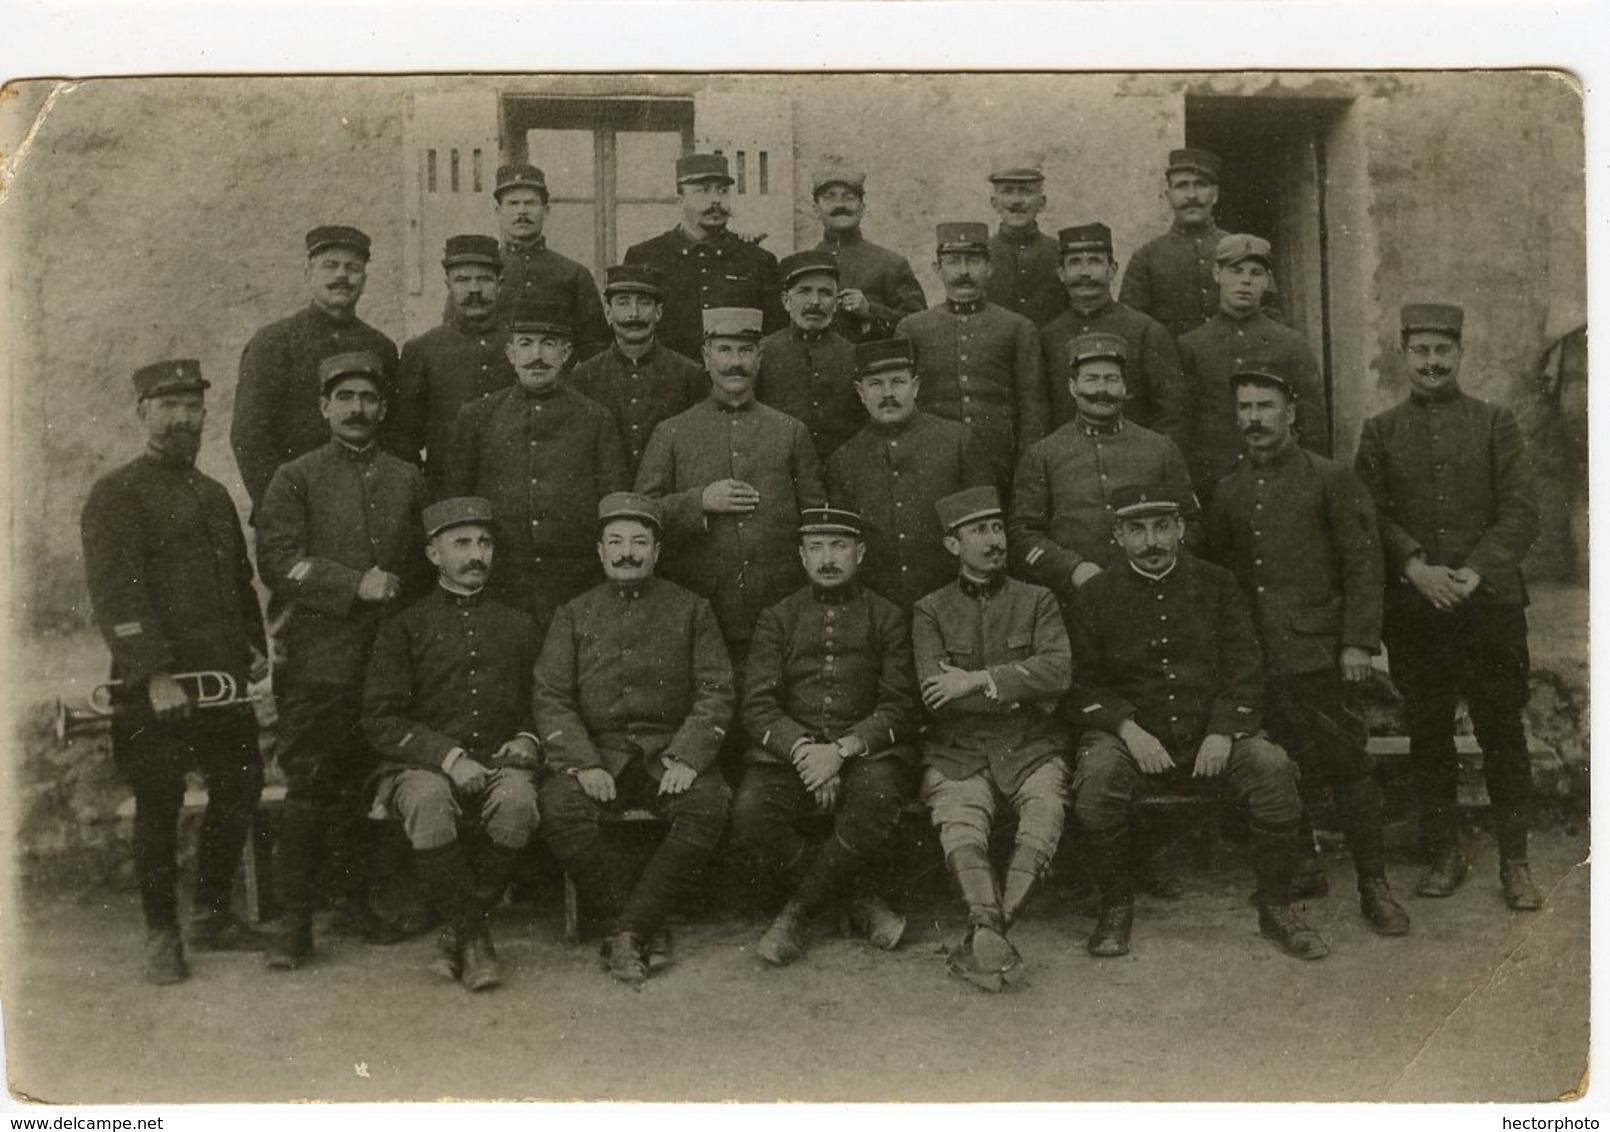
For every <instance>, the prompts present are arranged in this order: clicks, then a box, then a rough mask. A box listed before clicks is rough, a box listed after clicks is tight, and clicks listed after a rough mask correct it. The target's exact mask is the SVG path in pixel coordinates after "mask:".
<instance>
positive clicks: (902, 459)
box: [827, 411, 995, 610]
mask: <svg viewBox="0 0 1610 1132" xmlns="http://www.w3.org/2000/svg"><path fill="white" fill-rule="evenodd" d="M994 482H995V471H994V468H993V467H992V465H991V464H990V461H989V457H988V456H986V455H985V453H984V450H983V448H982V447H981V446H980V445H979V443H978V440H977V438H976V437H975V436H974V435H973V430H972V429H970V428H968V427H967V426H966V425H963V424H957V423H956V422H955V421H947V420H944V419H943V418H941V417H936V416H933V415H932V414H929V413H924V412H921V411H919V412H916V413H913V414H912V416H911V419H910V420H908V421H906V422H905V423H904V424H902V425H896V426H893V427H888V426H884V425H879V424H868V425H866V426H865V427H863V428H862V429H861V431H860V432H858V433H856V434H855V435H854V436H852V437H851V438H850V439H849V440H848V441H846V442H845V443H844V445H843V446H842V447H841V448H840V449H839V450H838V451H837V452H835V453H833V455H832V456H831V457H829V458H828V461H827V494H828V498H830V499H831V500H832V501H833V506H835V507H842V508H844V509H845V510H848V511H854V512H856V513H857V514H858V515H860V516H861V519H862V521H863V522H864V523H865V524H866V544H867V554H866V559H865V561H863V562H862V563H861V572H860V574H858V575H857V577H858V578H859V580H860V581H861V582H862V583H863V584H864V585H866V586H868V587H869V588H871V589H874V590H876V591H877V592H878V593H880V594H882V595H883V596H884V597H886V598H888V599H890V600H891V601H893V602H895V603H896V604H897V605H899V606H900V608H901V609H905V610H909V609H910V608H911V607H912V605H914V604H915V603H916V601H917V599H918V598H920V597H925V596H926V595H928V594H931V593H933V592H934V591H935V590H937V589H939V588H940V587H941V586H943V585H944V584H945V583H947V582H949V581H951V580H952V579H953V578H954V577H955V576H956V559H955V558H954V557H952V556H951V554H950V552H949V551H948V550H946V549H945V546H944V537H945V529H944V527H943V526H941V525H940V522H939V515H938V514H937V513H936V512H935V511H934V504H935V503H937V502H938V501H939V500H941V499H943V498H945V496H947V495H953V494H955V493H956V492H958V491H961V490H962V489H963V488H968V487H983V486H985V485H988V484H992V483H994Z"/></svg>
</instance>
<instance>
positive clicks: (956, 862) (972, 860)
mask: <svg viewBox="0 0 1610 1132" xmlns="http://www.w3.org/2000/svg"><path fill="white" fill-rule="evenodd" d="M945 865H946V867H947V868H949V870H950V875H951V879H952V880H954V881H955V883H956V888H957V890H958V891H959V892H960V893H961V897H962V899H963V900H964V901H965V902H966V903H967V923H968V928H967V938H966V939H965V940H963V942H962V945H961V946H960V947H957V948H953V949H952V950H951V952H950V956H949V966H950V972H951V974H953V975H956V976H957V977H958V978H961V979H965V980H966V981H967V982H969V983H972V984H973V985H974V986H976V987H978V988H980V989H981V990H987V991H1000V990H1003V989H1005V986H1006V983H1007V981H1008V979H1009V978H1010V977H1011V976H1013V975H1015V974H1016V973H1017V972H1018V971H1019V970H1021V969H1022V966H1023V958H1022V956H1020V955H1019V954H1018V953H1017V948H1015V947H1013V946H1012V944H1011V942H1010V941H1009V940H1008V939H1007V938H1006V918H1005V916H1004V915H1003V914H1002V912H1001V899H1000V894H999V891H998V890H997V888H996V886H995V873H994V871H993V870H992V869H991V867H990V863H989V855H988V854H987V853H986V852H985V851H984V850H983V849H982V848H981V847H978V846H967V847H964V848H961V849H956V850H953V851H952V852H950V853H949V854H947V855H946V857H945Z"/></svg>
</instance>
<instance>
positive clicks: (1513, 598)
mask: <svg viewBox="0 0 1610 1132" xmlns="http://www.w3.org/2000/svg"><path fill="white" fill-rule="evenodd" d="M1464 320H1465V312H1464V310H1463V309H1462V308H1461V307H1457V306H1453V305H1450V304H1445V303H1410V304H1408V305H1406V306H1405V307H1404V308H1403V315H1402V345H1403V354H1404V357H1405V359H1406V360H1407V362H1408V367H1409V396H1408V398H1407V399H1405V400H1404V401H1402V402H1401V403H1400V404H1398V405H1396V406H1394V407H1393V408H1391V409H1388V410H1387V411H1386V412H1384V413H1380V414H1378V415H1377V416H1374V417H1371V418H1370V419H1369V420H1367V421H1365V422H1364V431H1363V434H1362V435H1361V436H1360V437H1359V445H1358V456H1357V458H1356V462H1355V465H1354V466H1355V468H1356V469H1357V471H1358V474H1359V478H1360V479H1362V480H1363V481H1364V483H1365V486H1367V487H1368V488H1369V490H1370V494H1371V495H1372V496H1374V498H1375V507H1376V511H1377V512H1378V513H1379V515H1380V524H1381V542H1382V543H1383V544H1384V546H1385V550H1386V569H1387V577H1388V581H1387V586H1386V616H1385V623H1384V631H1385V637H1386V648H1387V657H1388V659H1389V661H1390V663H1391V669H1392V680H1393V682H1394V683H1396V684H1397V686H1398V688H1399V690H1400V691H1402V692H1403V700H1404V703H1403V715H1404V723H1405V725H1406V727H1407V728H1408V732H1409V752H1410V755H1411V759H1410V761H1411V762H1412V763H1413V765H1414V768H1415V771H1416V786H1417V792H1418V794H1419V804H1420V826H1421V831H1422V838H1423V839H1424V841H1425V843H1426V844H1425V848H1426V849H1427V850H1428V851H1429V853H1430V855H1431V860H1432V864H1431V868H1430V869H1429V871H1427V873H1426V874H1425V876H1424V877H1423V878H1422V879H1421V881H1420V886H1419V892H1420V895H1421V896H1451V895H1453V892H1454V890H1455V889H1456V888H1458V887H1459V885H1460V884H1462V883H1463V882H1464V879H1465V875H1466V873H1467V872H1468V865H1467V864H1466V862H1465V856H1464V851H1463V850H1462V849H1461V848H1460V845H1459V813H1458V796H1457V789H1456V787H1457V784H1458V773H1459V760H1458V756H1457V754H1456V752H1455V749H1454V740H1453V732H1454V709H1455V707H1456V705H1457V703H1458V700H1459V697H1461V696H1463V697H1464V699H1465V702H1466V704H1468V705H1469V708H1470V719H1471V722H1472V723H1473V724H1474V725H1475V729H1476V740H1477V742H1479V743H1480V744H1481V751H1482V773H1483V775H1484V777H1485V778H1486V780H1487V793H1488V795H1489V796H1490V797H1491V798H1492V802H1493V812H1494V815H1495V817H1496V820H1497V826H1498V860H1499V878H1500V881H1501V883H1502V885H1503V889H1504V902H1505V903H1506V904H1508V905H1509V906H1510V907H1511V908H1514V909H1517V910H1521V911H1533V910H1535V909H1537V908H1540V907H1542V905H1543V895H1542V893H1541V892H1539V891H1538V888H1537V885H1536V884H1535V883H1533V881H1532V874H1531V868H1530V867H1529V865H1528V864H1527V860H1526V851H1527V822H1528V818H1529V814H1530V810H1531V804H1532V768H1531V761H1530V758H1529V757H1528V753H1527V743H1526V730H1525V727H1524V725H1523V723H1522V714H1521V713H1522V711H1523V710H1524V709H1525V707H1526V700H1527V697H1528V695H1529V694H1530V688H1529V686H1528V682H1527V673H1528V670H1529V667H1530V653H1529V650H1528V648H1527V643H1526V604H1527V595H1526V583H1525V579H1524V578H1523V577H1522V575H1521V560H1522V559H1523V558H1525V557H1526V552H1527V550H1528V549H1529V548H1530V547H1531V545H1532V543H1533V542H1535V541H1536V539H1537V533H1538V508H1537V491H1536V487H1535V486H1534V483H1533V480H1532V469H1531V466H1530V464H1529V462H1528V460H1527V455H1526V448H1525V444H1524V442H1523V440H1522V437H1521V432H1520V428H1519V426H1518V424H1517V423H1516V420H1515V416H1514V414H1513V413H1511V412H1510V411H1509V410H1507V409H1502V408H1499V407H1498V406H1496V405H1490V404H1488V403H1487V402H1485V401H1479V400H1477V399H1476V398H1474V397H1472V396H1470V395H1469V394H1467V393H1466V392H1464V390H1462V389H1461V388H1460V387H1459V371H1460V366H1461V363H1462V362H1463V360H1464V349H1463V340H1464Z"/></svg>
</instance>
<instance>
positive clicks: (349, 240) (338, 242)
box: [307, 224, 369, 259]
mask: <svg viewBox="0 0 1610 1132" xmlns="http://www.w3.org/2000/svg"><path fill="white" fill-rule="evenodd" d="M325 248H351V249H352V250H353V251H355V252H357V253H358V254H359V255H361V256H362V257H363V258H364V259H368V258H369V237H368V236H367V235H365V234H364V233H363V232H360V231H359V230H358V229H356V228H348V227H347V226H346V225H345V224H321V225H319V226H318V227H317V228H314V229H311V230H310V231H309V232H308V234H307V254H308V255H310V256H313V255H318V254H319V253H320V252H322V251H323V250H324V249H325Z"/></svg>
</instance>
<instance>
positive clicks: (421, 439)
mask: <svg viewBox="0 0 1610 1132" xmlns="http://www.w3.org/2000/svg"><path fill="white" fill-rule="evenodd" d="M508 343H509V332H508V331H507V330H504V329H503V328H502V327H501V326H500V325H498V324H497V323H495V322H494V323H492V324H491V325H488V326H473V325H471V324H470V323H469V322H468V321H467V320H466V319H465V318H464V317H463V316H462V315H459V314H457V313H454V314H451V315H449V316H448V318H447V321H446V322H444V323H442V325H440V326H438V327H436V328H434V329H432V330H427V331H426V332H425V333H424V334H421V335H419V337H417V338H411V339H409V340H408V342H407V343H406V344H405V345H404V346H403V351H402V362H401V363H400V364H399V365H398V367H397V390H396V393H395V395H394V396H393V397H392V399H391V411H390V416H389V418H388V422H387V423H388V426H389V427H390V429H391V432H392V434H393V435H394V436H395V437H396V438H397V445H398V451H399V453H400V454H402V455H403V456H404V457H405V458H408V459H414V460H417V459H418V456H419V451H420V449H421V448H423V449H424V450H425V480H426V482H427V483H429V484H430V486H431V489H432V492H433V494H435V495H440V494H441V486H442V481H443V479H444V478H445V477H446V475H447V449H448V446H449V445H451V444H452V441H453V424H454V422H455V421H457V420H458V411H459V410H460V409H461V408H463V407H464V406H465V405H467V404H469V403H470V402H471V401H474V400H477V399H478V398H481V397H485V396H486V395H487V394H488V393H496V392H497V391H498V390H500V389H506V388H508V387H509V386H511V385H513V384H514V382H515V377H514V367H513V366H512V365H510V364H509V358H508V355H507V354H506V353H504V349H505V347H506V346H507V345H508Z"/></svg>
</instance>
